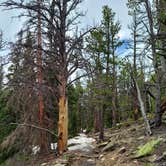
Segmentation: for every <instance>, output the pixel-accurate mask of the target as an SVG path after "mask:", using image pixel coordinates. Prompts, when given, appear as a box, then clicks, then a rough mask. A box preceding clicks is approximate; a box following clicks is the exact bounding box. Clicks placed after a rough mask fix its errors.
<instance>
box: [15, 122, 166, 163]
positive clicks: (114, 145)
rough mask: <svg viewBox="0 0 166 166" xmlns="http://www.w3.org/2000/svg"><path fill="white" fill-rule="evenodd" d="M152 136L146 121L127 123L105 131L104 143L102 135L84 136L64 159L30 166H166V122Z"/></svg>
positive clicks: (42, 159) (40, 159) (45, 158)
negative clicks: (147, 128)
mask: <svg viewBox="0 0 166 166" xmlns="http://www.w3.org/2000/svg"><path fill="white" fill-rule="evenodd" d="M152 132H153V134H152V135H151V136H147V135H146V134H145V128H144V125H143V122H142V121H139V122H137V123H134V122H132V123H128V122H125V123H122V124H119V125H117V126H116V127H114V128H111V129H105V140H104V141H103V142H102V143H99V142H98V135H99V133H95V134H94V133H89V134H88V135H85V134H82V135H79V136H77V137H75V138H73V139H75V140H77V141H75V143H73V142H72V141H70V142H71V143H70V146H69V150H68V151H67V152H66V153H64V154H63V155H62V156H56V155H55V153H53V154H49V155H47V156H46V155H44V156H38V158H34V160H33V161H31V163H30V164H29V165H28V166H166V122H164V123H163V124H162V126H160V127H159V128H155V129H152ZM79 141H80V142H79ZM81 144H82V145H81ZM16 165H17V164H16ZM25 165H26V166H27V164H25ZM12 166H13V165H12ZM17 166H23V165H19V164H18V165H17Z"/></svg>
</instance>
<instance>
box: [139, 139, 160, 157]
mask: <svg viewBox="0 0 166 166" xmlns="http://www.w3.org/2000/svg"><path fill="white" fill-rule="evenodd" d="M160 142H161V139H155V140H151V141H149V142H147V143H146V144H145V145H143V146H140V147H138V150H137V151H136V158H140V157H144V156H147V155H150V154H151V153H152V152H153V151H154V149H155V147H156V146H157V145H158V144H159V143H160Z"/></svg>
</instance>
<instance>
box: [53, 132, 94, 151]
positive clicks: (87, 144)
mask: <svg viewBox="0 0 166 166" xmlns="http://www.w3.org/2000/svg"><path fill="white" fill-rule="evenodd" d="M94 142H95V139H93V138H90V137H87V135H86V134H84V133H80V134H79V135H78V136H76V137H74V138H71V139H69V140H68V150H69V151H74V150H79V151H83V152H90V151H91V150H93V148H94V146H93V143H94ZM56 148H57V143H51V149H52V150H55V149H56Z"/></svg>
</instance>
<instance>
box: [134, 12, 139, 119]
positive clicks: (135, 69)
mask: <svg viewBox="0 0 166 166" xmlns="http://www.w3.org/2000/svg"><path fill="white" fill-rule="evenodd" d="M133 17H134V25H136V24H137V23H136V21H137V20H136V13H135V14H134V16H133ZM136 37H137V32H136V27H135V28H134V33H133V38H134V41H133V42H134V48H133V49H134V50H133V51H134V52H133V56H134V57H133V70H134V73H133V74H134V78H137V40H136ZM133 88H134V89H133V100H134V101H133V111H134V112H133V114H134V120H138V99H137V88H136V85H135V83H134V87H133Z"/></svg>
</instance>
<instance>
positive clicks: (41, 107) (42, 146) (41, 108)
mask: <svg viewBox="0 0 166 166" xmlns="http://www.w3.org/2000/svg"><path fill="white" fill-rule="evenodd" d="M37 3H38V15H37V20H38V22H37V45H38V49H37V66H38V69H37V82H38V84H39V124H40V126H41V127H43V128H44V99H43V94H42V90H41V86H42V83H43V74H42V50H41V47H42V37H41V13H40V5H41V0H37ZM40 134H41V136H40V152H41V153H43V152H48V146H47V136H46V132H45V131H41V132H40Z"/></svg>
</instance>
